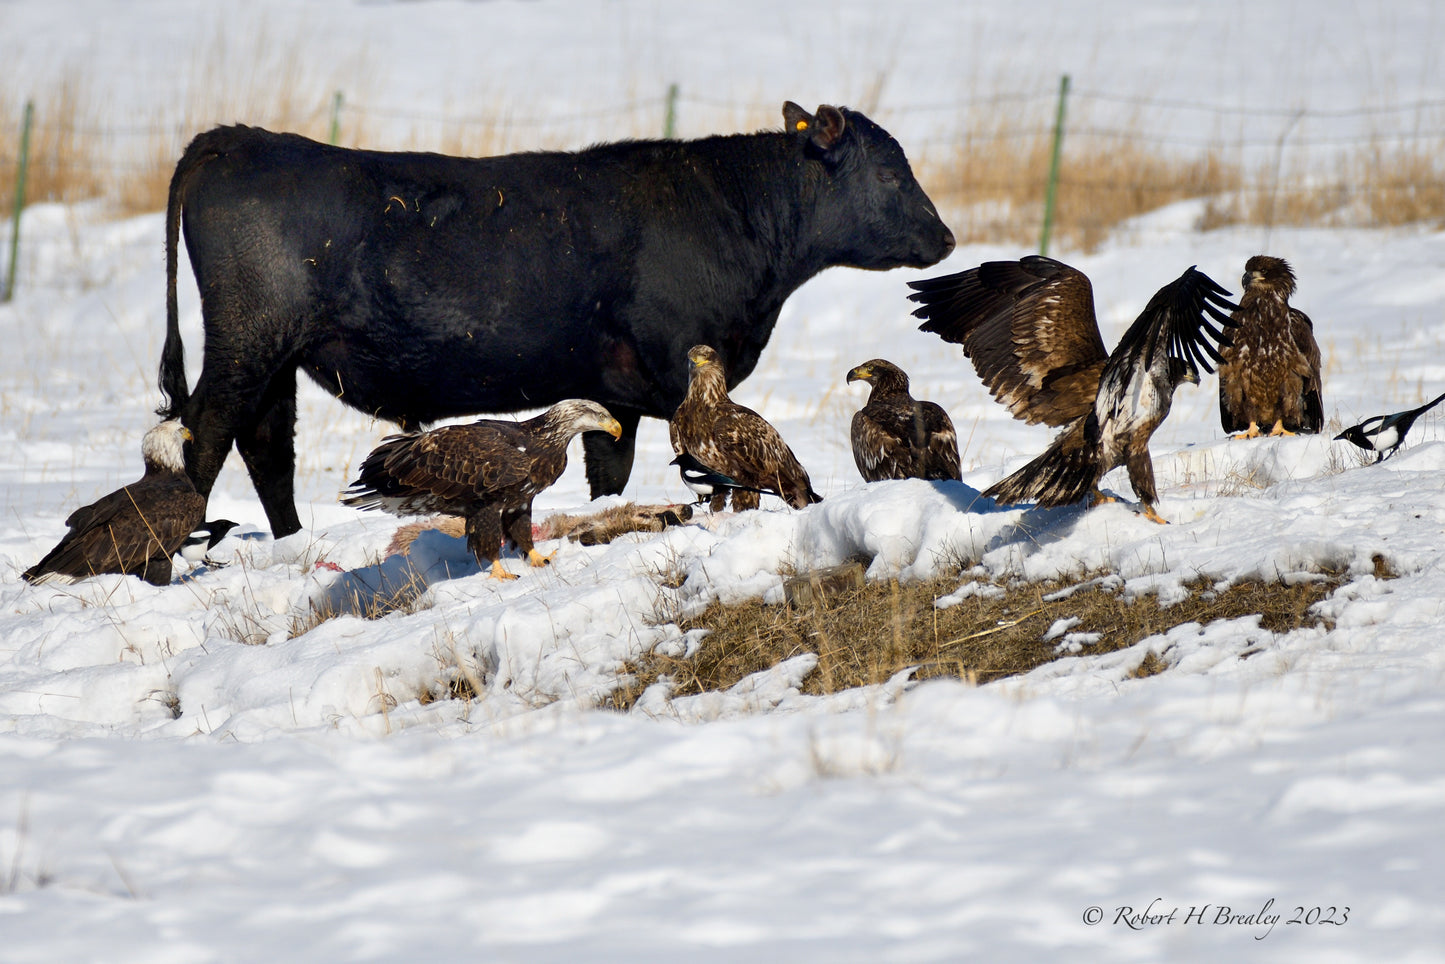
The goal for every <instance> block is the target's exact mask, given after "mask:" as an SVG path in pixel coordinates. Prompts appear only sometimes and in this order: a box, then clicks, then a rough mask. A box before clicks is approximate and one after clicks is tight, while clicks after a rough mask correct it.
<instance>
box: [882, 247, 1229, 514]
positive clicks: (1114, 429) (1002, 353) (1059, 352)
mask: <svg viewBox="0 0 1445 964" xmlns="http://www.w3.org/2000/svg"><path fill="white" fill-rule="evenodd" d="M909 285H910V286H911V287H913V288H915V289H917V290H916V291H915V293H914V294H911V295H909V296H908V297H909V298H910V299H911V300H913V301H916V302H919V303H920V305H921V307H919V308H916V309H915V310H914V312H913V314H914V315H915V316H917V317H919V318H923V319H924V320H925V324H923V325H921V326H920V328H921V329H922V330H923V331H931V332H934V333H936V334H938V335H939V336H940V337H942V338H943V339H944V340H945V341H951V342H955V343H958V344H961V345H962V346H963V350H964V354H966V355H968V357H969V358H970V359H971V360H972V361H973V365H974V368H975V369H977V370H978V373H979V376H980V377H982V378H983V381H984V384H985V385H987V386H988V389H989V391H990V392H991V393H992V394H993V396H994V397H995V398H997V399H998V400H999V401H1000V402H1002V403H1003V404H1004V405H1005V406H1007V407H1008V409H1009V411H1010V412H1012V413H1013V415H1014V417H1015V418H1021V419H1024V420H1025V421H1028V422H1031V423H1036V422H1043V423H1045V424H1047V425H1054V426H1067V427H1066V429H1065V431H1063V432H1062V433H1061V434H1060V435H1059V436H1058V437H1057V438H1055V439H1054V441H1053V443H1052V444H1050V445H1049V447H1048V448H1047V449H1046V450H1045V451H1044V453H1043V454H1042V455H1040V456H1039V457H1038V458H1036V459H1034V460H1033V461H1032V462H1030V463H1029V464H1028V465H1025V466H1024V467H1023V468H1022V469H1019V470H1018V471H1017V472H1015V473H1014V474H1013V475H1011V476H1009V477H1008V478H1006V479H1003V480H1002V481H1000V482H997V483H995V484H994V485H993V486H991V487H990V488H989V489H987V490H985V491H984V493H983V494H984V495H986V496H989V497H991V498H993V499H996V500H997V501H999V502H1001V503H1010V504H1011V503H1015V502H1027V501H1033V502H1036V503H1038V504H1039V505H1041V506H1058V505H1069V504H1071V503H1073V502H1076V501H1078V500H1079V499H1082V498H1083V497H1084V496H1086V495H1092V496H1093V497H1094V500H1095V502H1096V503H1097V502H1098V501H1100V500H1102V499H1103V498H1104V497H1103V495H1102V494H1101V493H1100V492H1099V489H1098V485H1099V481H1100V480H1101V479H1102V478H1103V477H1104V475H1105V473H1107V472H1108V471H1109V470H1110V469H1112V468H1114V467H1115V466H1117V465H1120V464H1123V465H1125V466H1126V467H1127V469H1128V472H1129V483H1130V485H1132V486H1133V487H1134V492H1135V494H1137V495H1138V496H1139V500H1140V501H1141V502H1142V503H1143V504H1144V514H1145V515H1146V516H1147V517H1148V518H1150V519H1152V520H1154V521H1155V522H1163V521H1164V520H1163V519H1162V518H1160V517H1159V514H1158V513H1157V512H1156V511H1155V510H1154V503H1155V502H1157V501H1158V494H1157V493H1156V492H1155V489H1154V467H1153V463H1152V462H1151V461H1150V458H1149V447H1148V446H1149V437H1150V436H1151V435H1152V434H1153V433H1154V430H1155V429H1156V428H1158V426H1159V424H1160V423H1161V422H1162V421H1164V417H1165V416H1166V415H1168V414H1169V406H1170V403H1171V401H1172V400H1173V396H1174V389H1175V388H1176V387H1178V386H1179V385H1180V384H1181V383H1183V382H1189V383H1191V384H1196V385H1197V384H1198V383H1199V372H1198V368H1199V367H1202V368H1204V369H1205V370H1206V371H1209V370H1211V369H1210V366H1209V361H1208V360H1207V359H1213V360H1214V361H1218V360H1219V352H1218V351H1217V350H1216V348H1215V343H1216V342H1220V341H1221V340H1222V339H1223V338H1224V335H1223V333H1222V331H1221V330H1220V329H1219V328H1216V327H1214V326H1213V325H1211V324H1210V323H1209V321H1208V320H1207V318H1206V315H1207V316H1208V317H1210V318H1213V319H1214V320H1215V321H1217V322H1219V323H1220V324H1221V325H1223V326H1226V327H1228V326H1231V325H1232V324H1233V322H1231V321H1230V320H1229V316H1228V315H1227V314H1225V311H1226V310H1230V309H1234V308H1236V307H1237V306H1236V305H1234V304H1233V303H1231V302H1229V301H1227V300H1225V298H1224V295H1226V294H1227V293H1228V292H1226V291H1225V290H1224V289H1223V288H1221V287H1219V285H1217V284H1215V283H1214V282H1213V281H1212V280H1210V278H1208V277H1207V276H1206V275H1204V274H1202V273H1200V272H1199V271H1197V270H1195V269H1194V268H1190V269H1189V270H1187V271H1185V272H1184V274H1182V275H1180V276H1179V278H1178V279H1176V280H1175V281H1172V282H1170V283H1169V284H1167V285H1165V286H1164V287H1163V288H1161V289H1159V291H1158V292H1157V293H1156V294H1155V295H1154V297H1153V298H1152V299H1150V301H1149V304H1148V305H1147V306H1146V307H1145V308H1144V311H1143V313H1142V314H1140V315H1139V317H1138V319H1136V320H1135V321H1134V323H1133V324H1132V325H1130V326H1129V329H1128V331H1126V332H1125V333H1124V337H1123V338H1121V339H1120V340H1119V344H1118V345H1117V346H1115V348H1114V351H1113V354H1109V353H1108V352H1106V351H1105V350H1104V342H1103V339H1102V338H1100V337H1099V325H1098V322H1097V320H1096V319H1095V316H1094V295H1093V288H1092V286H1091V285H1090V284H1089V279H1088V278H1087V277H1085V275H1084V274H1083V273H1082V272H1080V271H1078V270H1076V269H1074V268H1071V267H1069V266H1068V265H1066V264H1062V263H1060V262H1058V261H1054V260H1052V259H1050V258H1044V257H1038V256H1030V257H1027V258H1023V259H1021V260H1019V261H991V262H988V263H986V264H982V265H980V266H978V267H977V268H970V269H969V270H967V271H962V272H959V273H957V274H952V275H945V276H943V277H939V278H932V279H928V280H926V281H910V282H909Z"/></svg>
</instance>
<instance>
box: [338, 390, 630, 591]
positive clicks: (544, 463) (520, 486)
mask: <svg viewBox="0 0 1445 964" xmlns="http://www.w3.org/2000/svg"><path fill="white" fill-rule="evenodd" d="M581 432H606V433H608V434H609V435H611V436H612V437H613V438H618V437H619V436H621V434H622V426H621V425H620V424H619V423H618V422H617V420H616V419H615V418H613V417H612V415H611V414H610V413H608V411H607V409H605V408H603V407H602V406H601V405H598V404H597V403H596V402H591V401H587V400H586V399H580V398H572V399H568V400H566V401H562V402H558V403H557V404H556V405H553V406H552V407H551V408H549V409H547V411H545V412H543V413H542V414H541V415H538V416H537V417H535V418H531V419H528V420H527V421H525V422H506V421H496V420H493V419H480V420H478V421H476V422H471V423H469V424H465V425H446V426H443V427H441V428H436V429H432V430H431V431H428V432H409V433H407V434H404V435H392V436H389V437H388V438H385V439H383V440H382V442H381V444H380V445H378V446H377V447H376V448H375V449H373V450H372V452H371V454H370V455H368V456H367V457H366V460H365V461H364V462H362V463H361V470H360V472H359V473H358V475H357V479H356V481H355V482H353V483H351V486H350V488H349V489H348V490H347V492H348V493H349V494H348V495H347V496H346V497H345V498H343V499H342V500H341V501H342V502H343V503H345V504H346V505H349V506H354V507H356V508H358V509H384V510H386V511H387V512H390V513H392V514H393V515H433V514H441V515H455V516H461V517H462V518H463V519H464V520H465V522H466V537H467V548H468V549H470V550H471V552H472V555H474V556H475V557H476V559H477V562H478V564H486V563H490V564H491V577H492V578H493V579H516V578H517V577H516V575H515V574H513V573H510V572H508V571H507V570H506V569H505V568H503V566H502V563H501V556H502V539H503V537H504V536H505V537H506V538H507V539H508V540H509V541H511V542H512V543H513V544H514V545H516V547H517V548H518V549H520V550H521V551H522V552H525V553H526V554H527V560H528V561H529V562H530V563H531V564H532V565H533V566H545V565H546V564H547V563H548V562H550V561H551V557H550V556H543V555H542V554H541V553H539V552H537V550H536V549H535V548H533V545H532V500H533V499H535V498H536V497H537V494H538V493H540V492H541V491H542V490H543V489H546V488H547V487H548V486H550V485H551V484H552V483H553V482H556V481H557V479H558V478H559V477H560V476H561V475H562V470H563V469H565V468H566V467H567V445H568V443H569V442H571V441H572V439H573V437H574V436H576V435H578V434H579V433H581Z"/></svg>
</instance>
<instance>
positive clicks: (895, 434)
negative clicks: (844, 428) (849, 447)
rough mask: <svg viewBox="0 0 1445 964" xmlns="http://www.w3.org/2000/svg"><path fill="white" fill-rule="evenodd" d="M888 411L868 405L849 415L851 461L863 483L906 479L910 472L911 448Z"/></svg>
mask: <svg viewBox="0 0 1445 964" xmlns="http://www.w3.org/2000/svg"><path fill="white" fill-rule="evenodd" d="M892 414H894V413H892V412H890V411H886V410H885V411H879V410H878V406H873V405H869V406H868V407H867V408H863V409H860V410H858V411H857V412H854V413H853V426H852V432H851V433H850V441H851V442H852V443H853V462H854V464H855V465H857V466H858V474H859V475H861V476H863V481H864V482H881V481H883V480H884V479H906V478H908V477H909V476H910V474H912V471H913V449H912V446H910V445H909V440H908V437H907V436H906V435H904V434H903V433H902V432H901V431H900V428H902V427H903V426H900V425H898V424H895V420H893V419H890V418H889V416H890V415H892Z"/></svg>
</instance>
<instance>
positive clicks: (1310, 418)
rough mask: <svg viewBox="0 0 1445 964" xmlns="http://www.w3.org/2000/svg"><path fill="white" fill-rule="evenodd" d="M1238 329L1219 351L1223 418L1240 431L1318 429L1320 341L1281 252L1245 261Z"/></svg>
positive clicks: (1306, 431)
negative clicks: (1295, 304) (1297, 303)
mask: <svg viewBox="0 0 1445 964" xmlns="http://www.w3.org/2000/svg"><path fill="white" fill-rule="evenodd" d="M1241 283H1242V284H1243V286H1244V294H1243V295H1241V296H1240V299H1239V310H1238V311H1236V312H1235V313H1234V320H1235V321H1236V322H1237V323H1238V328H1236V329H1235V330H1234V331H1232V332H1230V341H1232V342H1233V344H1231V345H1225V346H1222V347H1221V350H1220V356H1221V358H1220V362H1219V417H1220V421H1221V422H1222V423H1223V425H1224V430H1225V431H1226V432H1230V433H1235V432H1238V433H1241V434H1239V435H1236V436H1235V437H1236V438H1255V437H1257V436H1258V435H1260V434H1261V433H1262V432H1268V433H1269V434H1270V435H1295V434H1307V435H1313V434H1315V433H1316V432H1318V431H1319V430H1320V429H1321V428H1322V427H1323V426H1324V422H1325V415H1324V402H1323V401H1322V400H1321V398H1320V347H1319V345H1317V344H1316V343H1315V335H1314V325H1313V323H1311V321H1310V319H1309V316H1308V315H1306V314H1305V313H1304V312H1303V311H1300V310H1299V309H1298V308H1292V307H1290V304H1289V298H1290V295H1292V294H1294V289H1295V280H1294V272H1293V271H1292V270H1290V266H1289V263H1288V262H1286V261H1285V260H1284V259H1283V258H1271V257H1269V256H1267V255H1263V254H1257V255H1255V256H1254V257H1252V258H1250V259H1249V260H1248V261H1246V262H1245V264H1244V278H1243V279H1242V282H1241Z"/></svg>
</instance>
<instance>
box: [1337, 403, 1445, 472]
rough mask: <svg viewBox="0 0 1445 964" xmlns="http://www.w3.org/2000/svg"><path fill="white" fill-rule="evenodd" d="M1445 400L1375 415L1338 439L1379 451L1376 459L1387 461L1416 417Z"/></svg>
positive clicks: (1344, 432) (1365, 448) (1346, 430)
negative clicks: (1406, 409)
mask: <svg viewBox="0 0 1445 964" xmlns="http://www.w3.org/2000/svg"><path fill="white" fill-rule="evenodd" d="M1441 402H1445V395H1439V396H1436V397H1435V398H1434V399H1433V400H1431V401H1428V402H1426V403H1425V404H1424V405H1421V406H1420V407H1419V408H1412V409H1410V410H1409V411H1406V412H1396V413H1395V414H1393V415H1372V416H1370V417H1369V418H1367V419H1365V420H1364V421H1363V422H1361V423H1360V424H1358V425H1351V426H1350V427H1349V428H1347V429H1345V430H1344V431H1343V432H1341V433H1340V434H1339V435H1336V436H1335V438H1334V440H1335V441H1336V442H1339V441H1341V440H1343V441H1346V442H1353V443H1354V444H1355V445H1358V446H1359V447H1360V448H1362V449H1364V450H1365V451H1366V452H1374V453H1375V461H1376V462H1383V461H1384V460H1385V459H1387V458H1389V457H1390V456H1392V455H1394V454H1395V450H1396V449H1398V448H1399V447H1400V445H1401V443H1403V442H1404V441H1405V433H1406V432H1408V431H1410V427H1411V426H1412V425H1414V424H1415V419H1417V418H1419V417H1420V416H1421V415H1424V414H1425V413H1426V412H1428V411H1430V409H1432V408H1434V407H1435V406H1436V405H1439V404H1440V403H1441Z"/></svg>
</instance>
